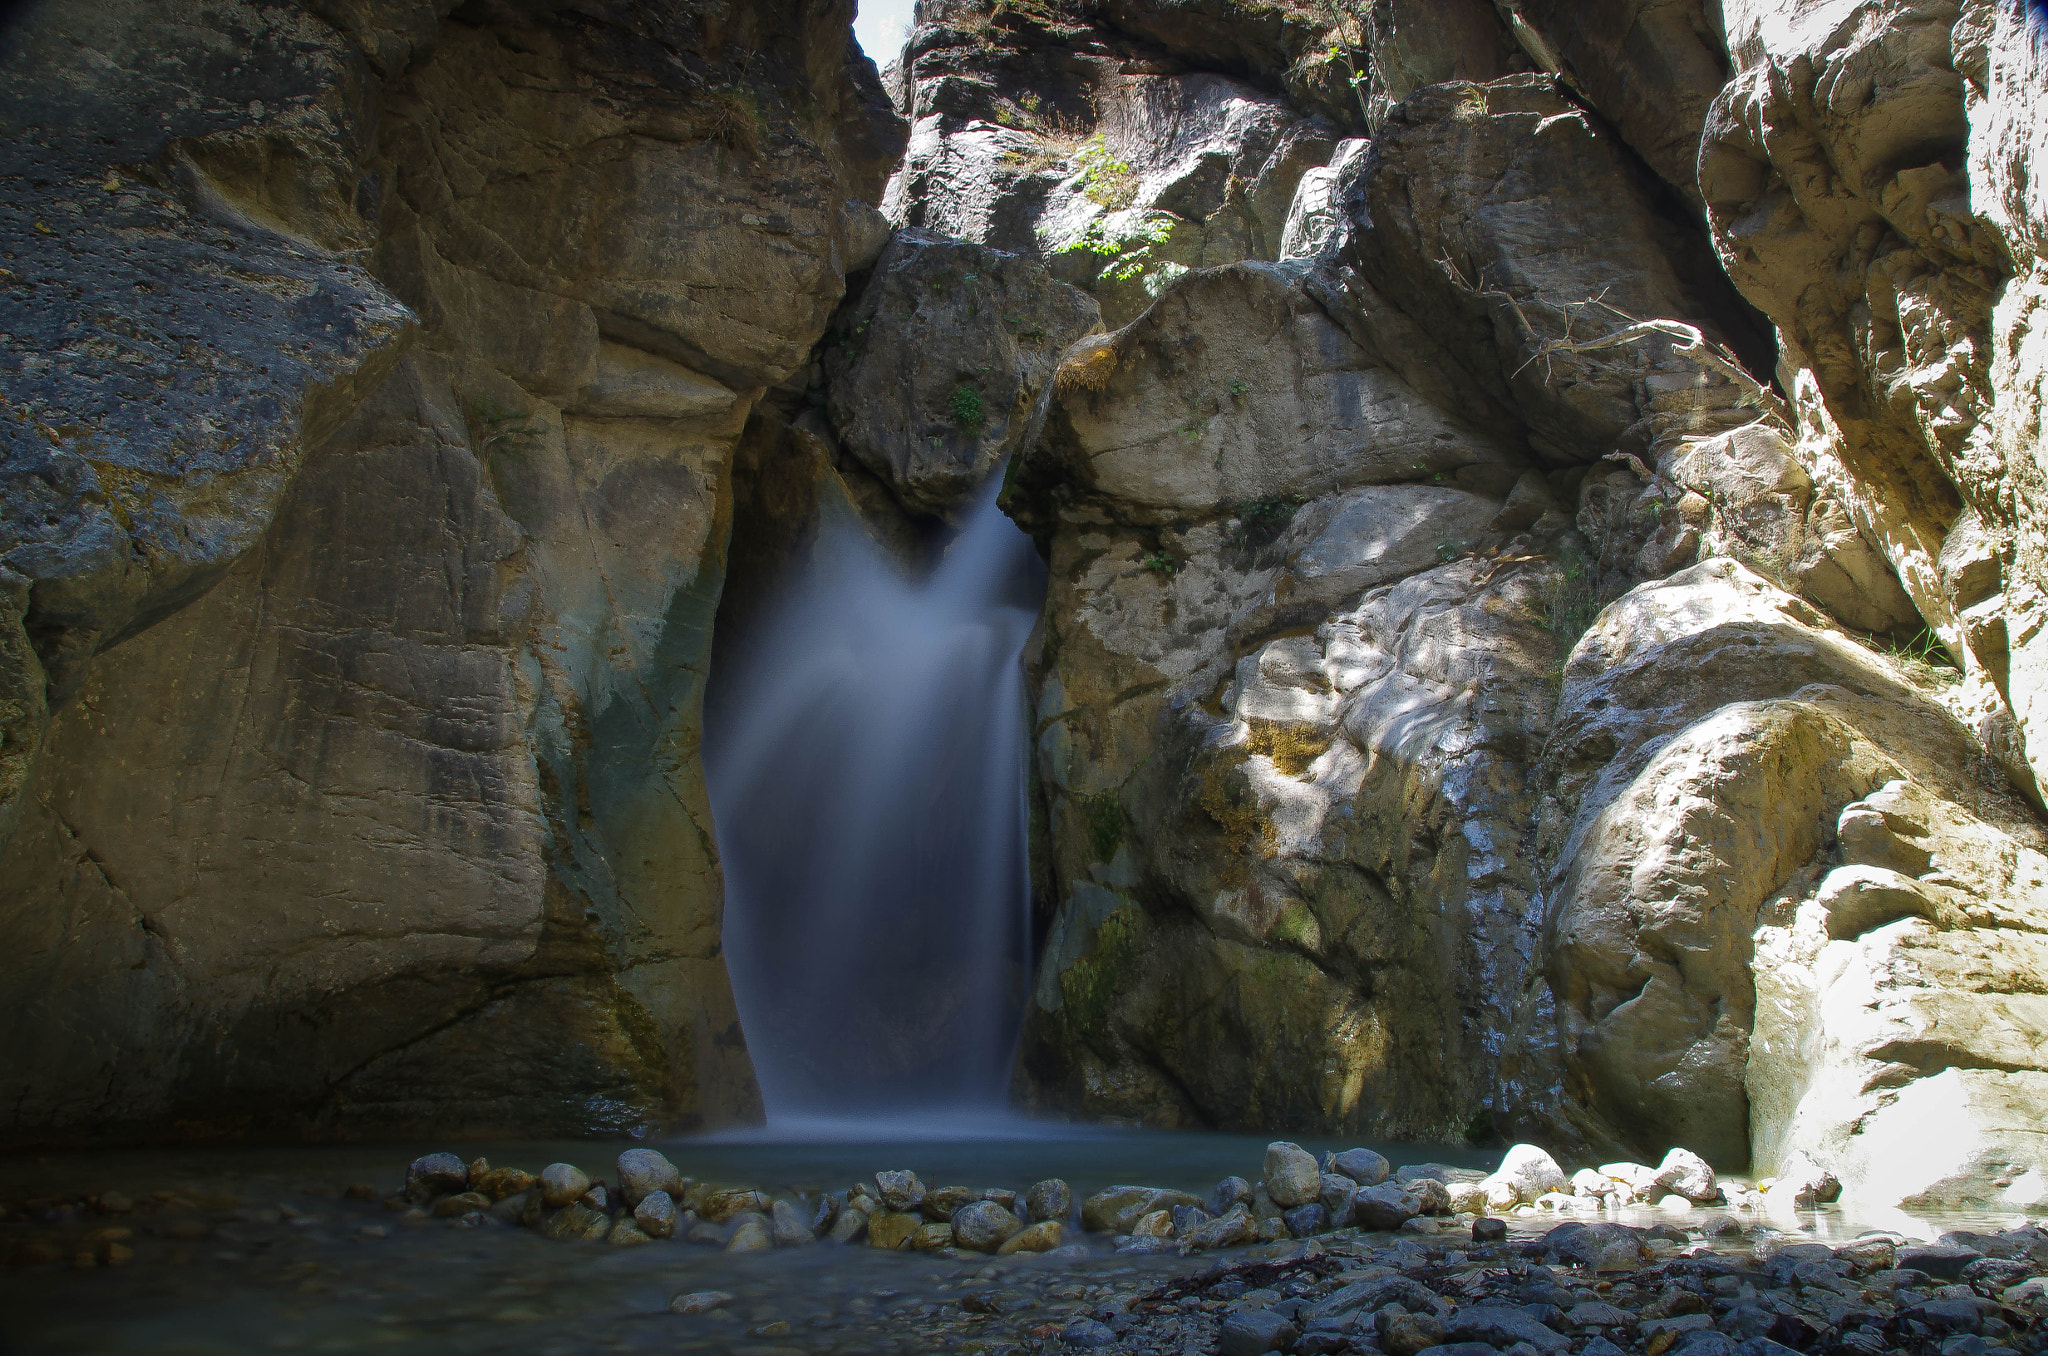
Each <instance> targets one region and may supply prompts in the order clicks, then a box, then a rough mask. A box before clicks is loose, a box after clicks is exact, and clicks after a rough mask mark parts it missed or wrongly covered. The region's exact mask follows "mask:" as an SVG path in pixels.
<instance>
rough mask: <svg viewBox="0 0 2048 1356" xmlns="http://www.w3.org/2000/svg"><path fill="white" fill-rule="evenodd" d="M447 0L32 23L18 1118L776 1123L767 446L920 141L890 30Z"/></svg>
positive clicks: (38, 1129) (306, 1127)
mask: <svg viewBox="0 0 2048 1356" xmlns="http://www.w3.org/2000/svg"><path fill="white" fill-rule="evenodd" d="M452 8H453V7H452V6H449V5H445V4H443V5H435V4H429V3H421V4H400V3H380V4H348V3H334V4H326V3H323V4H311V5H308V6H306V7H304V8H300V7H296V6H289V5H280V4H261V3H253V2H252V3H249V4H227V5H222V6H216V7H213V8H211V9H209V10H208V12H207V16H208V17H207V21H206V23H205V24H197V25H195V24H192V23H190V22H189V15H184V14H183V12H182V11H180V14H179V15H176V16H174V15H172V14H171V12H170V10H169V9H164V8H163V7H157V6H152V5H150V4H147V3H137V4H133V5H129V4H122V5H113V6H108V5H82V4H81V5H71V4H68V3H63V0H56V2H54V3H50V4H45V5H38V6H34V7H32V8H31V9H30V10H29V12H28V13H27V14H26V15H25V16H24V17H23V18H22V19H21V20H20V21H19V22H18V23H16V24H15V25H14V26H13V27H12V28H11V29H10V30H9V33H8V35H7V41H8V44H9V51H8V56H7V71H6V76H5V80H4V82H0V84H4V88H5V90H6V95H5V97H6V98H7V99H8V100H9V101H10V103H9V110H8V117H9V119H10V126H12V127H16V128H25V129H27V131H26V133H25V134H24V135H22V136H20V137H10V145H9V149H8V152H7V154H9V155H10V156H13V157H16V158H18V159H20V160H22V161H24V162H25V163H24V165H23V166H22V167H20V168H18V169H17V170H16V174H17V175H18V176H37V179H36V182H37V184H38V187H37V188H36V189H35V190H34V191H27V190H23V189H21V188H20V187H19V186H20V185H21V184H22V183H23V182H24V178H22V177H17V178H15V179H13V180H11V182H12V183H14V184H16V185H17V188H16V189H13V190H10V194H11V195H12V196H10V197H9V198H8V200H7V202H6V204H5V209H4V210H6V211H7V212H9V213H11V214H13V217H11V218H10V223H9V228H8V232H9V236H10V239H11V240H15V241H18V242H19V243H20V248H18V249H17V250H16V251H15V254H14V257H13V258H11V259H10V261H9V265H8V266H9V269H10V272H9V275H8V276H7V278H6V279H5V281H6V282H8V283H9V284H10V285H13V286H15V287H16V288H18V289H21V291H22V293H23V303H24V304H23V307H22V314H23V315H24V319H23V320H22V321H21V322H20V323H18V324H15V325H10V327H9V328H10V334H9V336H8V339H7V343H8V345H9V354H8V359H7V362H6V370H5V373H4V378H0V379H4V383H5V386H6V400H7V411H8V416H9V426H8V430H7V437H8V440H9V441H8V450H7V461H6V470H7V480H6V483H5V485H4V487H0V493H4V495H5V497H6V505H7V511H6V513H5V515H4V522H5V527H4V528H0V531H4V532H6V533H7V534H8V537H7V539H6V540H4V541H0V553H4V560H5V562H6V566H5V568H6V570H7V574H6V577H5V584H6V590H5V593H4V596H5V598H6V599H7V605H8V607H9V609H10V610H9V612H8V614H7V615H8V622H9V627H10V630H9V632H8V633H7V634H9V635H11V636H12V637H13V639H11V640H5V641H4V642H0V664H4V665H5V666H6V667H5V669H4V671H0V677H4V679H5V681H6V682H7V683H8V688H7V691H8V694H9V696H8V700H7V704H6V705H5V706H4V708H0V716H4V718H5V720H6V721H7V727H6V734H5V743H4V744H0V753H4V755H5V757H6V761H5V762H4V764H0V766H4V767H5V768H6V778H7V780H6V781H5V783H4V784H0V792H4V793H7V794H8V800H9V808H8V809H7V811H6V813H7V814H8V815H9V817H10V822H9V823H8V825H7V828H8V830H9V831H8V832H7V834H6V837H5V839H4V843H0V936H4V938H5V947H6V949H7V951H8V953H9V955H10V956H12V957H14V958H15V959H14V961H13V962H12V963H11V964H10V965H9V966H8V967H7V971H6V974H5V976H4V978H0V986H4V993H5V1006H6V1010H7V1013H8V1017H7V1019H6V1021H7V1024H8V1029H7V1033H6V1040H7V1045H8V1048H9V1050H10V1051H11V1053H10V1055H9V1056H8V1057H7V1059H6V1060H5V1061H0V1083H4V1084H5V1086H6V1089H7V1105H8V1107H9V1112H8V1116H7V1120H6V1126H5V1129H4V1131H0V1133H4V1134H5V1135H6V1136H7V1137H9V1138H13V1139H33V1138H42V1137H49V1136H55V1135H62V1136H65V1137H67V1138H73V1137H76V1136H78V1135H80V1134H101V1135H124V1134H165V1133H176V1134H219V1133H241V1132H255V1133H277V1132H285V1133H294V1132H302V1133H323V1134H392V1133H404V1134H413V1133H427V1132H429V1131H433V1132H441V1131H469V1132H491V1131H507V1130H517V1131H522V1132H555V1133H580V1132H586V1131H591V1130H603V1131H609V1132H620V1131H630V1130H636V1129H638V1128H641V1127H645V1126H650V1125H664V1126H672V1127H680V1126H688V1125H692V1124H699V1123H704V1122H707V1121H720V1120H730V1119H736V1118H745V1117H747V1116H749V1115H752V1114H756V1113H757V1111H758V1094H757V1093H756V1091H755V1089H754V1085H753V1077H752V1072H751V1069H750V1066H749V1064H748V1061H747V1056H746V1050H745V1042H744V1038H743V1036H742V1034H741V1033H740V1031H739V1028H738V1025H737V1021H736V1019H735V1016H734V1013H733V1009H732V1002H731V996H730V992H729V989H728V986H727V981H726V978H725V974H724V967H723V963H722V961H721V960H720V951H719V943H718V927H719V908H720V884H719V877H718V866H717V860H716V853H715V849H714V848H713V845H712V839H711V832H710V822H709V814H708V809H707V807H706V805H705V801H704V796H703V790H702V784H701V773H700V769H699V766H698V760H697V744H698V740H699V721H700V714H699V713H700V706H701V696H702V686H703V680H704V676H705V672H706V669H707V665H708V658H709V650H710V639H711V626H712V618H713V615H714V611H715V609H716V606H717V603H718V599H719V594H720V586H721V582H722V577H723V571H724V560H725V554H726V546H727V538H728V534H729V531H730V524H731V513H732V487H731V481H732V475H733V461H734V450H735V447H736V445H737V444H738V443H739V442H740V439H741V437H742V433H743V430H744V428H745V427H746V425H747V422H748V419H749V416H750V412H751V411H752V409H753V407H754V406H755V404H756V403H757V402H758V401H759V399H760V397H761V395H762V393H763V391H764V390H765V389H766V388H769V387H771V386H773V385H775V384H776V383H779V382H782V381H784V380H785V379H786V378H788V377H789V375H790V374H791V373H792V372H793V371H795V370H796V369H798V368H799V367H801V366H803V365H804V364H806V363H807V362H808V361H809V359H810V354H811V349H812V347H813V345H814V344H815V343H816V342H817V340H818V338H819V336H820V334H821V333H822V331H823V329H824V327H825V324H826V322H827V320H828V319H829V317H830V316H831V314H832V312H833V310H834V308H835V307H836V306H837V304H838V302H839V300H840V297H841V294H842V291H843V289H844V279H845V276H846V274H847V272H848V271H849V269H857V268H862V267H865V266H866V265H867V263H868V262H870V261H872V259H873V257H874V254H875V253H876V252H877V251H878V250H879V248H880V246H881V243H882V240H883V237H884V235H885V232H884V231H883V230H881V229H879V225H880V223H879V218H878V217H876V215H875V213H874V210H873V209H872V208H871V207H867V206H865V205H864V203H863V200H865V201H867V202H872V201H873V200H874V199H875V198H877V197H879V195H880V190H881V187H882V182H883V178H884V176H885V175H886V173H887V171H888V168H889V166H890V165H891V164H893V162H894V160H895V157H896V154H897V152H898V149H899V148H900V144H901V131H900V126H901V125H900V123H899V122H898V121H897V120H896V119H895V118H894V117H893V115H891V114H890V113H889V111H888V109H887V107H886V105H885V104H884V102H883V100H882V96H881V92H880V87H879V84H878V83H876V81H875V79H874V75H873V71H872V68H871V67H867V66H865V65H864V64H863V63H858V62H850V61H849V60H848V56H849V47H848V44H849V35H848V27H847V25H848V22H849V18H850V12H851V6H850V5H840V4H834V3H818V4H809V5H805V6H800V7H798V12H796V13H794V14H792V13H790V12H789V10H788V7H785V6H760V7H751V6H745V5H706V6H697V5H693V4H688V3H678V4H673V5H660V6H647V5H614V6H606V5H598V6H590V5H582V6H579V7H577V9H576V11H575V13H574V14H573V15H571V14H568V13H561V12H558V11H557V9H556V7H555V6H552V5H549V4H545V3H532V4H516V3H506V4H493V5H486V6H470V7H467V8H465V9H463V10H462V11H461V12H460V14H451V13H450V11H451V10H452ZM159 11H161V12H159ZM174 19H175V20H176V22H173V20H174ZM127 69H139V70H141V71H142V72H143V74H144V76H145V77H146V78H144V79H141V80H135V81H129V80H127V79H125V78H124V77H121V76H119V75H117V74H114V73H116V72H121V71H123V70H127ZM31 110H33V112H31ZM14 218H19V220H18V221H17V220H15V219H14Z"/></svg>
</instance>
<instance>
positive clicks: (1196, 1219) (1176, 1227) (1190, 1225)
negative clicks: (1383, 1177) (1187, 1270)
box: [1173, 1196, 1350, 1238]
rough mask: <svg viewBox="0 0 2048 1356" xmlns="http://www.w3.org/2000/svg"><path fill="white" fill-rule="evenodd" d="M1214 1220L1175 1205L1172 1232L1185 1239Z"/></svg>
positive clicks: (1196, 1207) (1197, 1210) (1198, 1210)
mask: <svg viewBox="0 0 2048 1356" xmlns="http://www.w3.org/2000/svg"><path fill="white" fill-rule="evenodd" d="M1345 1204H1346V1205H1347V1206H1348V1205H1349V1204H1350V1197H1348V1196H1347V1197H1346V1198H1345ZM1214 1218H1215V1216H1213V1215H1211V1214H1210V1213H1209V1212H1208V1211H1207V1210H1204V1209H1203V1208H1202V1207H1201V1206H1199V1205H1176V1206H1175V1207H1173V1232H1174V1234H1175V1235H1176V1236H1177V1237H1180V1238H1186V1237H1187V1236H1188V1235H1189V1234H1191V1233H1193V1232H1194V1231H1195V1230H1197V1229H1199V1228H1201V1227H1202V1226H1203V1225H1204V1224H1207V1223H1208V1222H1209V1221H1210V1220H1211V1219H1214Z"/></svg>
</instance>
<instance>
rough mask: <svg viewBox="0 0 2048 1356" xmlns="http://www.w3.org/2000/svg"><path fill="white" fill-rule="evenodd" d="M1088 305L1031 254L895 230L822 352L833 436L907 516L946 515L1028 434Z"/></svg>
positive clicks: (1085, 328) (1088, 326) (1090, 313)
mask: <svg viewBox="0 0 2048 1356" xmlns="http://www.w3.org/2000/svg"><path fill="white" fill-rule="evenodd" d="M1098 316H1099V313H1098V311H1097V308H1096V305H1095V303H1094V302H1093V301H1092V300H1091V299H1090V298H1089V297H1088V296H1087V295H1086V294H1085V293H1083V292H1081V291H1079V290H1078V289H1076V288H1072V287H1068V286H1067V285H1065V284H1064V283H1059V282H1055V281H1053V279H1052V278H1051V277H1050V276H1049V275H1048V274H1047V273H1046V271H1045V269H1044V267H1043V266H1042V265H1040V264H1038V263H1036V262H1034V261H1032V260H1030V259H1025V258H1021V257H1019V256H1017V255H1014V254H1005V253H1003V252H1001V251H999V250H992V249H987V248H985V247H983V246H980V245H974V244H970V243H968V242H966V241H963V240H946V239H941V238H939V237H937V236H932V235H927V234H925V233H923V232H919V231H900V232H898V233H897V234H896V235H895V236H893V237H892V238H891V239H890V241H889V244H888V247H887V248H885V249H884V250H883V251H882V255H881V258H880V259H879V260H877V261H876V263H875V268H874V272H873V274H872V275H870V277H869V279H868V283H867V287H866V288H865V289H864V290H863V291H862V293H861V295H860V298H859V299H858V300H857V301H855V302H854V303H852V304H851V305H850V306H848V307H847V308H846V309H845V311H843V312H842V313H841V315H840V316H839V318H838V320H837V322H836V324H835V329H834V333H833V336H832V342H830V343H829V344H828V345H827V346H826V348H825V350H824V352H825V374H826V390H827V392H828V398H829V402H830V404H829V408H830V411H831V417H832V424H833V428H834V430H835V431H836V432H837V433H838V435H839V438H840V441H841V442H842V443H843V445H844V446H845V447H846V449H847V450H848V451H849V452H851V453H852V454H853V455H854V456H855V457H857V458H859V460H860V461H861V463H862V464H864V465H865V466H866V467H867V468H868V469H869V470H870V471H872V472H873V473H874V474H875V475H876V476H878V477H879V478H880V479H881V480H882V482H883V483H884V484H886V485H887V486H888V487H889V489H890V490H891V491H892V492H893V493H894V494H895V495H896V497H897V499H898V500H899V501H900V502H901V503H902V505H903V506H904V508H906V509H908V510H910V511H911V512H913V513H918V514H923V515H927V516H935V517H955V518H957V517H958V516H959V515H960V514H961V513H963V512H964V511H965V509H966V508H967V506H968V504H969V502H970V501H971V499H972V498H973V494H974V491H975V489H976V488H977V487H978V486H979V485H980V484H981V483H982V482H983V481H985V480H987V479H988V477H989V475H990V474H991V473H992V472H993V471H994V470H995V469H996V468H998V467H1000V466H1001V465H1002V464H1003V463H1004V462H1005V461H1007V460H1009V458H1010V457H1011V455H1012V454H1014V453H1015V452H1017V451H1018V450H1019V449H1020V448H1023V447H1025V446H1027V445H1028V444H1029V443H1031V442H1032V441H1033V440H1034V439H1036V437H1037V436H1038V430H1039V427H1040V426H1041V425H1042V424H1043V422H1044V419H1045V405H1044V402H1043V400H1042V399H1041V397H1043V396H1045V395H1046V394H1048V392H1047V383H1048V381H1049V380H1050V378H1051V377H1052V373H1053V368H1054V367H1056V366H1057V365H1058V363H1059V357H1060V354H1061V353H1062V352H1064V351H1065V350H1066V348H1067V346H1068V345H1069V344H1071V343H1072V342H1073V341H1074V340H1075V339H1078V338H1080V337H1081V336H1082V335H1083V334H1086V333H1088V332H1089V331H1090V330H1093V329H1095V328H1096V327H1097V324H1098Z"/></svg>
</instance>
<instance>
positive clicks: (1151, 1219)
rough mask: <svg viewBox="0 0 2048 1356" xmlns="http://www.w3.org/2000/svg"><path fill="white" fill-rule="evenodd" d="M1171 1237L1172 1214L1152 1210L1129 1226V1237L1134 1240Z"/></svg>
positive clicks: (1167, 1211) (1168, 1211)
mask: <svg viewBox="0 0 2048 1356" xmlns="http://www.w3.org/2000/svg"><path fill="white" fill-rule="evenodd" d="M1172 1236H1173V1212H1172V1211H1171V1210H1154V1211H1151V1212H1149V1213H1148V1214H1145V1215H1143V1216H1141V1217H1140V1218H1139V1220H1138V1222H1137V1223H1136V1224H1133V1225H1132V1226H1131V1237H1132V1238H1136V1239H1153V1240H1157V1239H1162V1238H1171V1237H1172Z"/></svg>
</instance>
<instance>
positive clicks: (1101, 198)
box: [1074, 132, 1138, 212]
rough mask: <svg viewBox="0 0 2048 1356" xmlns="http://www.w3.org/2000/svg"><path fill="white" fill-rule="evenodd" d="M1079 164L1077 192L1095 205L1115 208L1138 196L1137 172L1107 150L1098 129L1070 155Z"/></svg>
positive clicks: (1118, 209) (1123, 205)
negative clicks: (1079, 177) (1077, 150)
mask: <svg viewBox="0 0 2048 1356" xmlns="http://www.w3.org/2000/svg"><path fill="white" fill-rule="evenodd" d="M1074 159H1075V161H1076V163H1078V164H1079V165H1080V167H1081V192H1082V193H1083V194H1084V195H1085V196H1086V197H1087V199H1088V200H1089V201H1090V202H1092V203H1094V204H1095V205H1096V206H1098V207H1107V208H1108V209H1109V210H1110V211H1112V212H1116V211H1121V210H1122V209H1124V208H1126V207H1129V206H1130V205H1131V204H1132V203H1133V202H1136V201H1137V198H1138V176H1137V174H1136V173H1134V172H1133V171H1132V169H1131V164H1130V162H1129V161H1128V160H1119V159H1117V158H1116V156H1115V155H1114V154H1112V153H1111V152H1110V149H1109V143H1108V142H1107V141H1105V140H1104V139H1103V135H1102V133H1100V132H1097V133H1096V134H1095V137H1094V139H1093V140H1091V141H1090V142H1089V143H1088V144H1087V145H1086V146H1084V147H1082V148H1081V152H1080V154H1078V155H1076V156H1075V157H1074Z"/></svg>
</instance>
